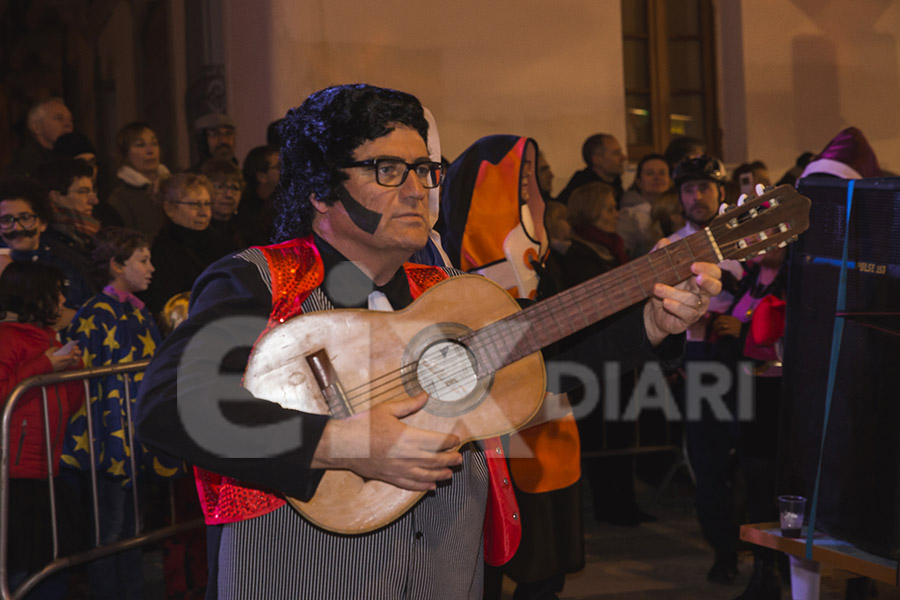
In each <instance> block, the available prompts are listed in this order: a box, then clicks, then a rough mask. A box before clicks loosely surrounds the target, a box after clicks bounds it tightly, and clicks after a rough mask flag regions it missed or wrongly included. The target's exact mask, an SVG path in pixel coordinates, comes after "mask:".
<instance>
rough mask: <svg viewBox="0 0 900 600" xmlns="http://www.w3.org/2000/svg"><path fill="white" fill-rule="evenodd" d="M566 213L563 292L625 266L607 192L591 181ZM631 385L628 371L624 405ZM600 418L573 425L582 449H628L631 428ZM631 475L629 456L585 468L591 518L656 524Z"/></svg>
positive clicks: (624, 380) (613, 208)
mask: <svg viewBox="0 0 900 600" xmlns="http://www.w3.org/2000/svg"><path fill="white" fill-rule="evenodd" d="M568 211H569V225H571V226H572V245H571V246H569V250H568V252H566V254H565V257H564V258H563V260H562V273H563V281H564V283H565V287H566V288H567V289H568V288H570V287H573V286H576V285H578V284H579V283H581V282H583V281H587V280H588V279H591V278H593V277H596V276H598V275H601V274H602V273H605V272H607V271H609V270H611V269H614V268H616V267H618V266H620V265H622V264H624V263H626V262H628V253H627V252H626V250H625V242H624V240H622V238H621V237H620V236H619V234H617V233H616V227H617V225H618V221H619V211H618V210H617V209H616V199H615V194H614V191H613V188H612V187H610V186H608V185H606V184H605V183H600V182H595V183H589V184H587V185H584V186H581V187H580V188H577V189H576V190H575V191H574V192H572V194H571V195H570V196H569V204H568ZM633 381H634V377H633V376H632V374H631V373H630V372H626V373H625V374H624V376H623V377H622V381H621V385H620V388H619V389H620V391H621V395H622V398H620V404H621V405H623V406H624V405H625V402H624V400H625V398H626V396H627V395H630V390H631V388H632V387H633ZM573 402H574V399H573ZM601 415H602V412H601V411H593V412H592V413H591V414H590V415H588V416H587V417H586V418H584V419H581V420H580V421H579V422H578V427H579V431H580V433H581V439H582V440H583V442H584V447H585V448H586V449H588V450H589V451H599V450H604V449H605V450H609V449H616V448H627V447H629V446H631V445H632V444H633V439H632V438H633V434H634V424H633V423H609V422H607V423H604V422H603V419H602V416H601ZM632 472H633V459H632V457H631V456H614V457H603V458H599V459H598V458H594V459H591V460H589V461H587V462H586V463H585V475H586V477H587V480H588V483H590V485H591V489H592V490H593V496H594V517H595V518H596V519H597V520H598V521H608V522H610V523H612V524H614V525H622V526H635V525H638V524H640V523H641V522H644V521H655V520H656V518H655V517H654V516H652V515H650V514H647V513H645V512H644V511H643V510H641V509H640V508H639V507H638V505H637V502H636V500H635V494H634V480H633V473H632Z"/></svg>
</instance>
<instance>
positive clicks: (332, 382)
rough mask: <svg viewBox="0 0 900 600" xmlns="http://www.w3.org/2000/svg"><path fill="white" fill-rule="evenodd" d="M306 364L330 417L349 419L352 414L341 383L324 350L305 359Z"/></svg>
mask: <svg viewBox="0 0 900 600" xmlns="http://www.w3.org/2000/svg"><path fill="white" fill-rule="evenodd" d="M306 364H308V365H309V368H310V370H311V371H312V373H313V376H314V377H315V378H316V383H317V384H318V385H319V390H321V392H322V396H323V397H324V398H325V403H326V404H327V405H328V410H330V411H331V414H332V416H334V417H337V418H338V419H343V418H346V417H349V416H351V415H352V414H353V409H352V408H351V407H350V402H349V401H348V399H347V395H346V394H345V393H344V388H343V387H342V386H341V381H340V379H338V376H337V373H336V372H335V370H334V367H333V366H332V364H331V360H330V359H329V358H328V354H327V353H326V352H325V350H324V349H322V350H318V351H316V352H314V353H312V354H310V355H309V356H307V357H306Z"/></svg>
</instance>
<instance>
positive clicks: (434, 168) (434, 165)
mask: <svg viewBox="0 0 900 600" xmlns="http://www.w3.org/2000/svg"><path fill="white" fill-rule="evenodd" d="M382 161H384V162H389V163H392V164H397V165H404V166H406V170H405V171H404V172H403V175H401V176H400V181H399V182H397V183H382V182H381V176H380V175H379V171H378V163H380V162H382ZM421 166H426V167H428V176H429V177H430V178H431V180H432V181H434V185H429V184H428V183H427V182H426V181H423V180H422V177H419V176H418V174H417V175H416V176H417V177H419V182H421V184H422V187H424V188H425V189H429V190H431V189H434V188H436V187H439V186H440V185H441V181H443V179H444V165H442V164H441V163H439V162H434V161H432V160H421V161H419V162H414V163H408V162H406V161H405V160H400V159H399V158H387V157H384V158H370V159H368V160H357V161H354V162H350V163H347V164H346V165H344V167H343V168H345V169H350V168H352V167H368V168H371V169H374V170H375V182H376V183H377V184H378V185H380V186H384V187H400V186H401V185H403V184H404V183H406V178H407V176H408V175H409V172H410V171H412V170H413V169H418V167H421Z"/></svg>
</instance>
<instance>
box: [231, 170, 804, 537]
mask: <svg viewBox="0 0 900 600" xmlns="http://www.w3.org/2000/svg"><path fill="white" fill-rule="evenodd" d="M809 207H810V201H809V199H808V198H805V197H803V196H801V195H800V194H798V193H797V191H796V190H795V189H794V188H793V187H791V186H787V185H783V186H779V187H777V188H774V189H772V190H770V191H768V192H767V193H765V194H763V195H762V196H759V197H756V198H753V199H750V200H748V201H746V202H744V203H743V205H742V206H738V207H734V208H732V209H731V210H729V211H727V212H725V213H724V214H721V215H719V216H718V217H716V219H715V220H713V221H712V223H711V224H710V225H709V226H708V227H706V228H704V229H703V230H701V231H699V232H698V233H695V234H694V235H691V236H689V237H686V238H684V239H682V240H679V241H677V242H674V243H672V244H670V245H668V246H666V247H664V248H661V249H659V250H657V251H656V252H652V253H650V254H648V255H646V256H644V257H641V258H639V259H636V260H634V261H631V262H629V263H627V264H626V265H623V266H621V267H619V268H617V269H614V270H612V271H609V272H607V273H604V274H602V275H600V276H598V277H596V278H594V279H591V280H588V281H586V282H584V283H582V284H580V285H578V286H576V287H573V288H570V289H568V290H566V291H564V292H562V293H560V294H557V295H555V296H553V297H551V298H548V299H546V300H543V301H541V302H538V303H536V304H534V305H532V306H530V307H528V308H526V309H524V310H522V309H520V307H519V305H518V303H517V302H516V301H515V300H514V299H513V298H512V296H510V295H509V294H508V293H507V292H506V290H504V289H503V288H501V287H499V286H498V285H496V284H495V283H493V282H491V281H490V280H488V279H486V278H483V277H477V276H466V277H456V278H453V279H449V280H446V281H444V282H441V283H439V284H437V285H435V286H433V287H432V288H430V289H429V290H428V291H427V292H425V293H424V294H422V296H420V297H419V298H418V299H417V300H416V301H415V302H413V303H412V304H411V305H410V306H408V307H407V308H406V309H404V310H399V311H396V312H377V311H368V310H362V309H345V310H333V311H324V312H318V313H309V314H303V315H300V316H298V317H295V318H293V319H290V320H288V321H286V322H285V323H283V324H282V325H280V326H278V327H276V328H274V329H272V330H271V331H269V332H268V333H267V334H266V335H265V336H263V337H262V339H260V341H259V343H258V344H257V347H256V349H255V351H254V352H253V354H252V356H251V359H250V362H249V364H248V366H247V370H246V372H245V375H244V385H245V387H246V388H247V389H248V390H249V391H250V392H252V393H253V394H254V395H255V396H257V397H259V398H266V399H269V400H271V401H273V402H278V403H279V404H281V405H283V406H285V407H288V408H292V409H296V410H299V411H303V412H307V413H317V414H327V415H331V416H334V417H336V418H342V417H347V416H349V415H353V414H356V413H360V412H362V411H365V410H368V409H369V408H371V407H372V406H374V405H376V404H378V403H381V402H385V401H389V400H392V399H395V398H405V397H407V396H415V395H417V394H419V393H421V392H422V391H425V392H427V394H428V401H427V403H426V404H425V407H424V408H423V409H422V410H420V411H418V412H416V413H415V414H412V415H410V416H408V417H406V418H405V419H404V421H405V422H406V423H407V424H409V425H412V426H415V427H420V428H423V429H430V430H433V431H439V432H452V433H454V434H456V435H458V436H459V438H460V439H461V440H462V441H463V443H465V442H468V441H472V440H480V439H485V438H489V437H494V436H498V435H503V434H507V433H510V432H513V431H515V430H517V429H518V428H521V427H522V426H523V425H525V424H526V423H528V421H529V420H530V419H531V418H532V416H533V415H534V414H535V413H536V412H537V411H538V409H539V408H540V406H541V402H542V400H543V398H544V394H545V370H544V364H543V359H542V358H541V353H540V350H541V348H544V347H545V346H547V345H549V344H552V343H553V342H556V341H558V340H561V339H563V338H565V337H566V336H568V335H571V334H572V333H575V332H576V331H579V330H581V329H583V328H585V327H587V326H589V325H592V324H593V323H596V322H598V321H600V320H601V319H603V318H605V317H607V316H609V315H612V314H614V313H616V312H618V311H620V310H623V309H624V308H627V307H628V306H630V305H632V304H634V303H636V302H640V301H641V300H644V299H646V298H648V297H650V296H651V294H652V288H653V284H654V283H656V282H662V283H665V284H668V285H675V284H677V283H679V282H681V281H684V280H685V279H687V278H689V277H691V276H692V273H691V271H690V265H691V263H694V262H697V261H707V262H712V263H718V262H721V261H722V260H724V259H726V258H733V259H739V260H740V259H746V258H749V257H752V256H756V255H758V254H763V253H764V252H766V250H767V249H771V248H773V247H775V246H784V245H786V244H787V243H789V242H790V241H793V240H794V239H796V236H797V235H798V234H800V233H801V232H803V231H805V230H806V228H807V226H808V221H807V217H808V213H809ZM423 495H424V492H414V491H409V490H404V489H401V488H398V487H395V486H393V485H391V484H389V483H385V482H383V481H378V480H365V479H363V478H361V477H359V476H358V475H356V474H355V473H353V472H352V471H348V470H328V471H326V472H325V474H324V475H323V477H322V480H321V483H320V484H319V486H318V488H317V490H316V493H315V495H314V496H313V498H312V499H311V500H310V501H309V502H301V501H299V500H296V499H293V498H289V499H288V500H289V501H290V503H291V505H292V506H293V507H294V508H296V509H297V510H298V511H299V512H300V513H301V514H303V516H304V517H306V518H307V519H309V520H310V521H311V522H313V523H315V524H316V525H318V526H319V527H322V528H325V529H327V530H330V531H333V532H337V533H345V534H359V533H364V532H367V531H372V530H374V529H378V528H380V527H383V526H385V525H387V524H389V523H391V522H393V521H394V520H396V519H397V518H399V517H400V516H401V515H403V514H404V513H405V512H406V511H407V510H408V509H409V508H411V507H412V506H413V505H414V504H415V503H416V502H417V501H418V500H419V499H420V498H421V497H422V496H423Z"/></svg>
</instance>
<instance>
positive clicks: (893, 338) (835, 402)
mask: <svg viewBox="0 0 900 600" xmlns="http://www.w3.org/2000/svg"><path fill="white" fill-rule="evenodd" d="M847 183H848V182H847V181H846V180H841V179H833V178H824V177H820V178H807V179H803V180H801V182H800V186H799V191H800V193H802V194H803V195H805V196H807V197H809V198H810V199H811V200H812V207H811V209H810V215H809V218H810V227H809V230H808V231H807V232H806V233H804V234H803V235H801V236H800V239H799V241H798V242H796V243H795V244H793V246H792V248H791V252H790V258H789V265H790V271H789V279H788V281H789V283H788V296H787V329H786V332H785V354H784V379H783V385H784V387H783V390H782V391H783V402H782V413H781V423H780V434H779V438H780V439H779V461H778V464H779V474H778V483H779V485H778V489H779V493H782V494H799V495H802V496H806V497H807V498H809V502H812V496H813V487H814V484H815V480H816V467H817V464H818V460H819V448H820V445H821V442H822V424H823V421H824V413H825V399H826V388H827V383H828V373H829V359H830V356H831V345H832V344H831V341H832V332H833V328H834V323H835V308H836V301H837V293H838V278H839V274H840V264H841V256H842V252H843V248H844V240H845V238H847V236H849V239H848V244H849V245H848V251H849V254H848V271H847V286H846V290H847V291H846V294H847V297H846V309H845V312H846V313H847V316H846V317H845V324H844V331H843V341H842V343H841V345H840V356H839V361H838V365H837V371H836V372H837V377H836V380H835V386H834V393H833V399H832V405H831V414H830V418H829V422H828V430H827V432H826V436H825V448H824V452H823V453H822V456H823V458H822V461H823V462H822V476H821V482H820V485H819V500H818V509H817V517H816V528H817V529H822V530H824V531H826V532H827V533H829V534H831V535H833V536H834V537H837V538H840V539H844V540H846V541H848V542H850V543H852V544H854V545H856V546H858V547H860V548H862V549H863V550H866V551H868V552H871V553H873V554H878V555H880V556H884V557H887V558H893V559H896V558H898V555H900V317H898V316H897V315H898V313H900V178H884V179H865V180H858V181H856V182H855V190H854V194H853V203H852V211H851V218H850V223H849V226H848V225H847V223H846V217H847ZM809 508H810V507H809V503H808V504H807V512H808V511H809Z"/></svg>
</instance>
